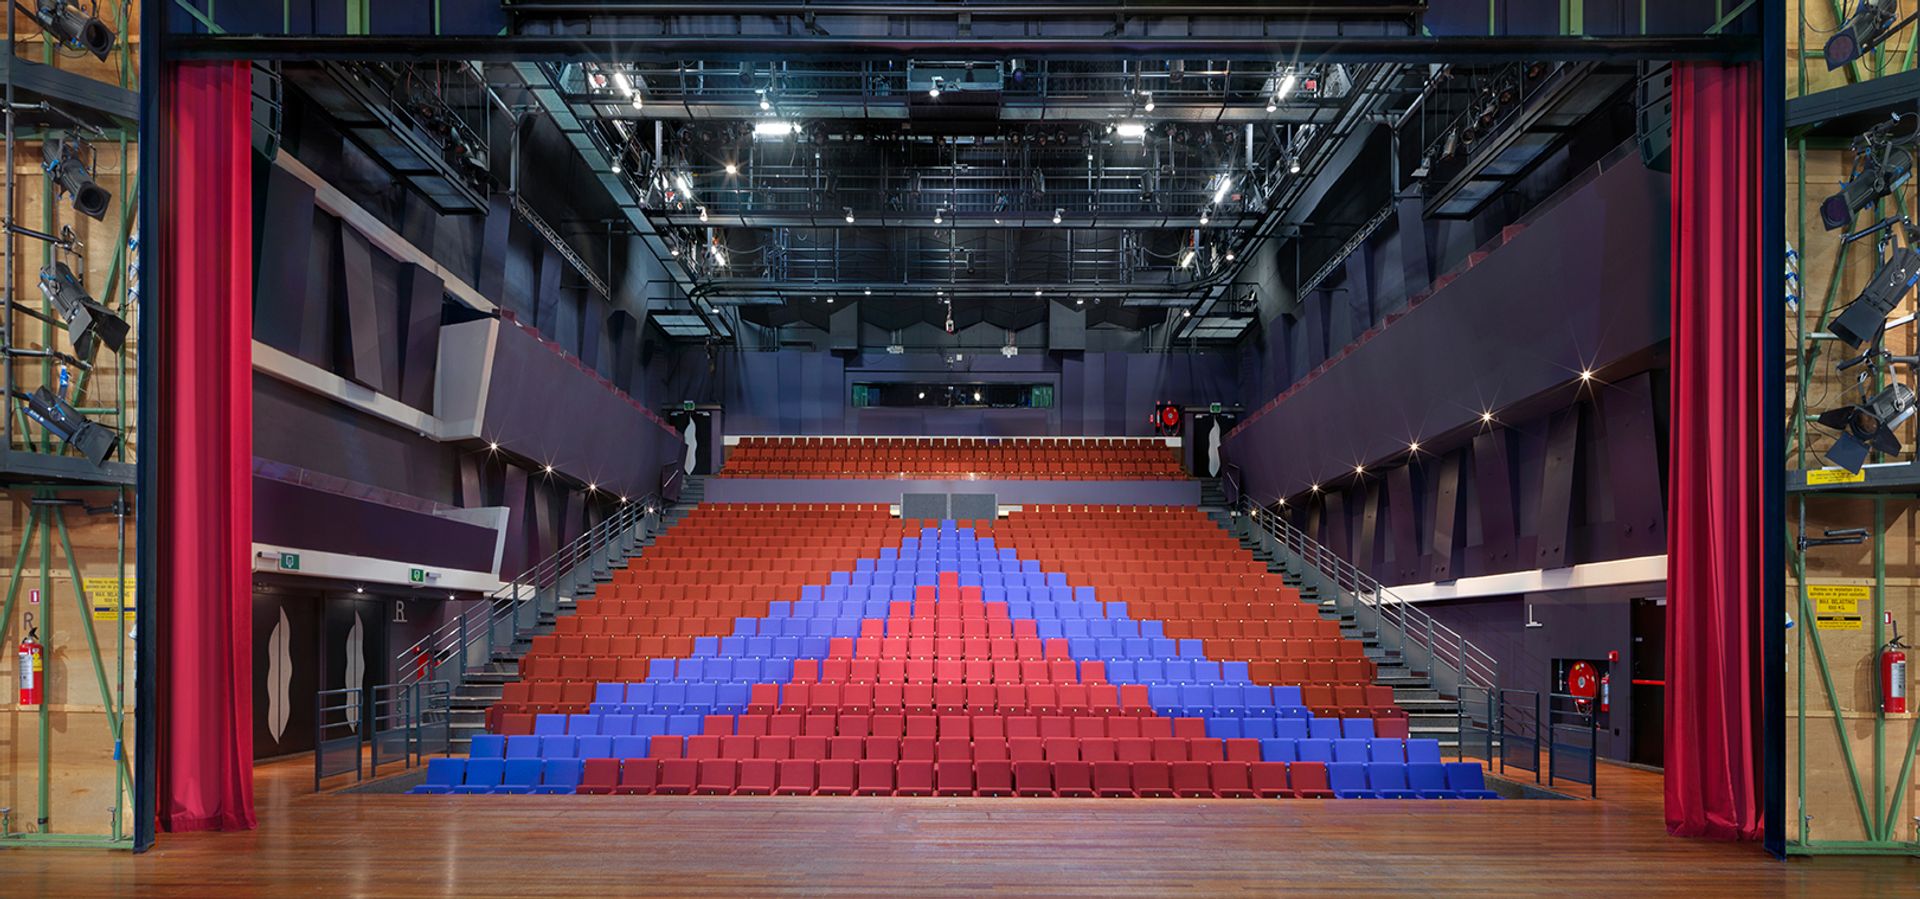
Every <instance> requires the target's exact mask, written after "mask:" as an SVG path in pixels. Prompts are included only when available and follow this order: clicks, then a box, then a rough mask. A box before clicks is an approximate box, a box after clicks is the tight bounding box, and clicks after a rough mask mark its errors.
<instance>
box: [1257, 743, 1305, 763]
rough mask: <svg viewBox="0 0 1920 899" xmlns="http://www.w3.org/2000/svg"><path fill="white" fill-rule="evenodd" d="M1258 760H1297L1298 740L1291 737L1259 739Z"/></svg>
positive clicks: (1298, 757)
mask: <svg viewBox="0 0 1920 899" xmlns="http://www.w3.org/2000/svg"><path fill="white" fill-rule="evenodd" d="M1260 760H1261V761H1266V762H1296V761H1299V760H1300V756H1299V753H1298V741H1296V740H1293V739H1272V740H1261V741H1260Z"/></svg>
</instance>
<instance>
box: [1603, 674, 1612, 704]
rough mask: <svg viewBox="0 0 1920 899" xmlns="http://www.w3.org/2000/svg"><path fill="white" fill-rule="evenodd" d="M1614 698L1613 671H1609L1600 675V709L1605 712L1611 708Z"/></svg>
mask: <svg viewBox="0 0 1920 899" xmlns="http://www.w3.org/2000/svg"><path fill="white" fill-rule="evenodd" d="M1612 700H1613V672H1611V671H1609V672H1607V673H1606V674H1602V675H1600V711H1603V712H1605V711H1608V710H1610V709H1611V708H1612V705H1613V704H1612Z"/></svg>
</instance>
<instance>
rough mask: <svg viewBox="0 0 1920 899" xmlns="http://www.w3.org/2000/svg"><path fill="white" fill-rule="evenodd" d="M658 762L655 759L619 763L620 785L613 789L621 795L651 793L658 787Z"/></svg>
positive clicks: (626, 760) (629, 760) (628, 760)
mask: <svg viewBox="0 0 1920 899" xmlns="http://www.w3.org/2000/svg"><path fill="white" fill-rule="evenodd" d="M659 780H660V762H659V760H657V759H625V760H623V761H621V763H620V785H619V786H617V787H614V788H613V791H614V792H615V793H620V794H623V795H643V794H646V793H651V792H653V791H654V788H655V787H657V786H658V785H659Z"/></svg>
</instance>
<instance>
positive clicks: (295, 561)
mask: <svg viewBox="0 0 1920 899" xmlns="http://www.w3.org/2000/svg"><path fill="white" fill-rule="evenodd" d="M280 570H281V571H299V570H300V554H299V553H281V554H280Z"/></svg>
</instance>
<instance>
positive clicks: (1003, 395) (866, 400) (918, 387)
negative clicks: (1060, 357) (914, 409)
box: [853, 382, 1053, 409]
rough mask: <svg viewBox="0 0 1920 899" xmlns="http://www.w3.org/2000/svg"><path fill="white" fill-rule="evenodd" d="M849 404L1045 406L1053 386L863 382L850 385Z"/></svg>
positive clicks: (1051, 403)
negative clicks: (851, 390) (850, 395)
mask: <svg viewBox="0 0 1920 899" xmlns="http://www.w3.org/2000/svg"><path fill="white" fill-rule="evenodd" d="M853 405H854V406H855V407H859V408H870V407H876V406H905V407H911V406H945V407H957V408H967V407H973V408H981V409H1047V408H1051V407H1052V406H1053V385H1052V384H1004V383H1002V384H912V383H899V382H895V383H884V384H878V383H863V384H855V385H853Z"/></svg>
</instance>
